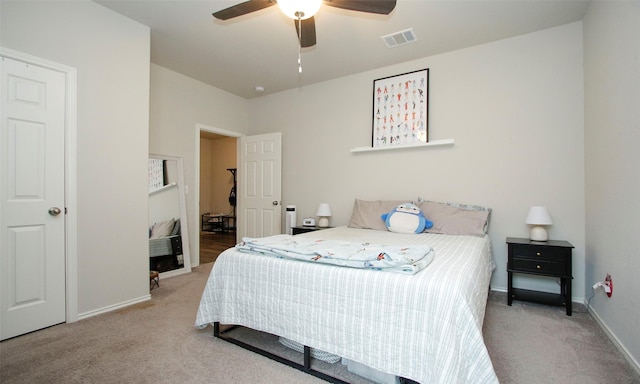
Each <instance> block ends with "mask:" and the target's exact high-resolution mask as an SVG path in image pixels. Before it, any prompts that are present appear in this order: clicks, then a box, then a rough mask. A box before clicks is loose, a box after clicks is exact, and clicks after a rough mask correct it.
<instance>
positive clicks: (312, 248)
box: [236, 235, 433, 275]
mask: <svg viewBox="0 0 640 384" xmlns="http://www.w3.org/2000/svg"><path fill="white" fill-rule="evenodd" d="M236 249H237V250H239V251H240V252H247V253H259V254H262V255H265V256H273V257H282V258H288V259H294V260H300V261H307V262H312V263H318V264H331V265H337V266H342V267H350V268H366V269H377V270H381V271H386V272H397V273H407V274H410V275H413V274H414V273H417V272H419V271H420V270H422V269H424V268H425V267H426V266H427V265H429V263H431V260H432V259H433V250H432V249H431V247H430V246H428V245H411V246H409V245H386V244H374V243H370V242H357V241H345V240H332V239H307V238H305V237H301V236H292V235H275V236H269V237H263V238H249V237H245V238H244V239H242V242H241V243H240V244H238V245H236Z"/></svg>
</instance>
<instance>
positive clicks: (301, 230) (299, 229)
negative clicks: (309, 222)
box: [291, 226, 329, 235]
mask: <svg viewBox="0 0 640 384" xmlns="http://www.w3.org/2000/svg"><path fill="white" fill-rule="evenodd" d="M328 228H329V227H315V226H314V227H305V226H299V227H291V234H292V235H299V234H301V233H307V232H313V231H319V230H322V229H328Z"/></svg>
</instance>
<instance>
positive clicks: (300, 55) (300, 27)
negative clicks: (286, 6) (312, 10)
mask: <svg viewBox="0 0 640 384" xmlns="http://www.w3.org/2000/svg"><path fill="white" fill-rule="evenodd" d="M298 73H302V19H301V18H300V15H299V14H298Z"/></svg>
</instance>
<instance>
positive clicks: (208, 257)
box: [198, 126, 239, 264]
mask: <svg viewBox="0 0 640 384" xmlns="http://www.w3.org/2000/svg"><path fill="white" fill-rule="evenodd" d="M230 134H232V133H230V132H226V131H223V130H218V129H214V128H208V127H202V126H200V127H199V135H198V137H199V145H198V148H199V149H200V151H199V159H198V160H199V204H198V207H199V208H198V209H199V210H198V213H199V223H198V224H199V225H198V226H199V264H205V263H211V262H213V261H215V259H216V258H217V257H218V255H219V254H220V253H222V251H224V250H225V249H227V248H229V247H232V246H234V245H235V244H236V191H237V173H236V172H237V161H238V154H237V151H238V143H237V141H238V137H239V135H237V134H235V133H233V134H232V135H231V136H230Z"/></svg>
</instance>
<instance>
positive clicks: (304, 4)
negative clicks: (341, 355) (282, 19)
mask: <svg viewBox="0 0 640 384" xmlns="http://www.w3.org/2000/svg"><path fill="white" fill-rule="evenodd" d="M321 5H322V0H278V7H280V10H281V11H282V13H284V14H285V15H287V16H288V17H290V18H292V19H294V20H306V19H308V18H310V17H312V16H313V15H315V14H316V13H317V12H318V10H319V9H320V6H321Z"/></svg>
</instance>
